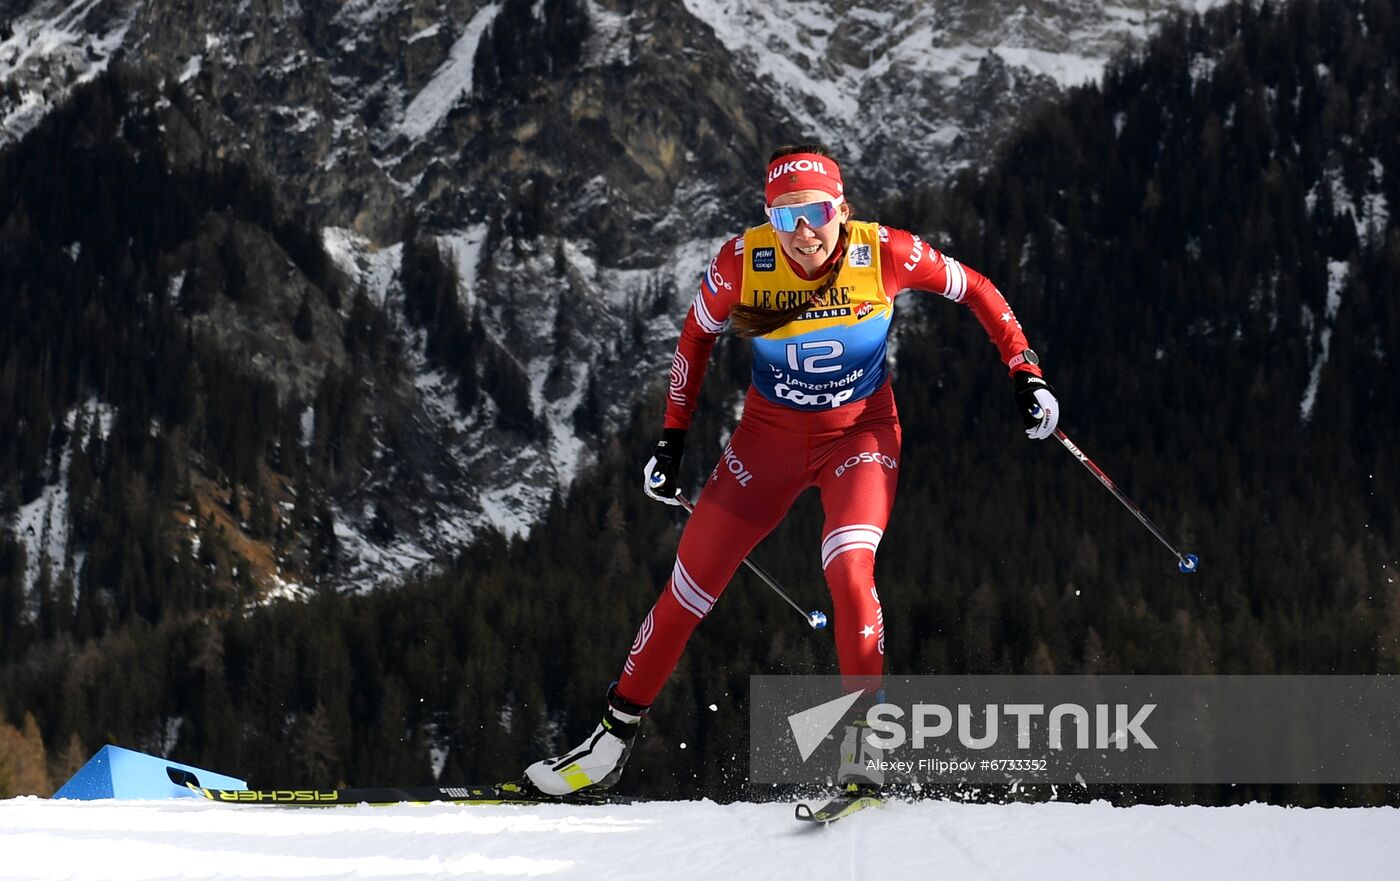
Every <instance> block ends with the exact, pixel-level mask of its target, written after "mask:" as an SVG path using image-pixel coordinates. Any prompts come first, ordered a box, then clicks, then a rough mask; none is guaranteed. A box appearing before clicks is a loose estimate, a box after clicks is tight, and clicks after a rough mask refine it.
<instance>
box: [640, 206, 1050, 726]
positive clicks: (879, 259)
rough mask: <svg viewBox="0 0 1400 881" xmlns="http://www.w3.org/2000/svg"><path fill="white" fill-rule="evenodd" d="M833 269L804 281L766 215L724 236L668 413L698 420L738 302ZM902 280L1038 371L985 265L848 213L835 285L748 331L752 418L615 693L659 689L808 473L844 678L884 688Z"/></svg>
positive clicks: (778, 303) (775, 301)
mask: <svg viewBox="0 0 1400 881" xmlns="http://www.w3.org/2000/svg"><path fill="white" fill-rule="evenodd" d="M826 271H828V270H825V269H824V270H823V271H822V272H821V273H820V274H819V275H818V277H817V278H815V279H810V278H807V277H806V275H805V274H804V273H803V272H802V271H801V270H800V268H799V267H797V266H796V264H794V263H792V262H791V261H790V260H788V258H787V256H786V255H785V254H784V253H783V250H782V247H781V246H780V245H779V243H778V241H777V236H776V234H775V233H774V232H773V229H772V227H771V226H769V225H767V224H764V225H763V226H759V227H755V228H753V229H750V230H747V231H746V232H745V233H744V235H742V236H739V237H737V238H734V239H730V240H729V241H728V242H726V243H725V244H724V245H723V246H722V247H721V248H720V250H719V253H718V254H717V255H716V256H715V258H714V259H713V260H712V261H710V266H709V269H708V270H707V271H706V273H705V277H704V280H703V282H702V283H701V285H700V290H699V291H698V292H697V293H696V295H695V300H694V302H693V303H692V305H691V307H690V310H689V311H688V312H687V314H686V318H685V326H684V327H683V329H682V330H681V337H680V341H679V343H678V344H677V346H676V353H675V357H674V359H673V360H672V365H671V383H670V392H669V399H668V402H667V406H666V420H665V426H666V427H667V428H687V427H689V425H690V419H691V416H692V414H693V413H694V410H695V404H696V400H697V396H698V392H699V389H700V384H701V382H703V380H704V376H705V371H706V368H707V367H708V365H709V359H710V352H711V350H712V349H713V348H714V344H715V340H716V339H717V338H718V337H719V334H720V333H721V331H722V330H723V329H724V326H725V320H726V318H727V317H728V316H729V312H730V310H731V309H732V308H733V307H734V305H735V304H737V303H741V302H742V303H745V304H748V305H753V306H758V307H761V308H779V309H780V308H783V307H784V306H787V305H790V304H792V303H795V302H797V298H801V299H807V298H810V296H811V294H812V292H813V291H814V290H815V289H816V288H817V287H818V286H819V284H820V283H821V281H822V280H823V278H824V277H825V273H826ZM906 289H918V290H926V291H932V292H934V293H936V294H939V295H941V296H943V297H946V298H947V299H950V300H952V301H953V302H955V303H962V304H964V305H966V306H968V307H969V308H971V309H972V311H973V314H975V315H976V316H977V320H978V321H979V322H980V323H981V325H982V327H983V329H984V330H986V332H987V335H988V337H990V338H991V341H992V343H993V344H995V345H996V347H997V351H998V352H999V354H1000V356H1001V360H1002V362H1003V363H1004V364H1006V365H1007V366H1008V369H1013V370H1026V371H1030V372H1032V373H1034V374H1036V375H1039V374H1040V370H1039V368H1038V367H1036V366H1035V365H1033V364H1029V363H1025V361H1024V359H1023V357H1022V353H1023V352H1025V351H1026V350H1027V349H1029V348H1030V347H1029V345H1027V343H1026V337H1025V335H1024V333H1023V332H1022V330H1021V325H1020V322H1018V321H1017V320H1016V316H1015V315H1014V314H1013V313H1012V311H1011V308H1010V306H1008V305H1007V303H1006V300H1005V299H1004V298H1003V297H1002V295H1001V293H1000V292H999V291H998V290H997V289H996V287H995V286H994V285H993V284H992V283H991V282H990V281H988V280H987V278H986V277H985V276H983V275H981V274H979V273H978V272H976V271H975V270H973V269H969V268H968V267H965V266H963V265H961V264H960V263H958V262H957V261H956V260H953V259H952V258H951V257H948V256H946V255H944V254H942V253H940V252H938V251H937V250H935V249H934V248H932V247H930V246H929V245H927V244H926V243H924V242H923V241H921V240H920V239H919V237H918V236H915V235H912V234H910V233H908V232H905V231H903V230H899V229H892V228H889V227H885V226H881V225H878V224H875V223H861V222H851V223H849V224H848V225H847V245H846V253H845V260H844V262H843V265H842V267H841V270H840V272H839V273H838V275H837V278H836V279H835V283H834V284H833V285H832V288H831V290H830V291H829V292H828V293H827V294H825V295H824V296H822V297H821V298H820V299H819V300H817V301H816V302H815V303H814V304H813V305H812V307H811V308H809V309H808V310H807V312H806V313H804V314H803V315H802V316H801V317H799V318H798V319H796V320H794V321H792V322H790V323H789V324H787V325H785V326H784V327H782V328H779V329H778V330H776V331H774V332H773V333H770V334H767V335H765V336H762V337H758V338H756V339H754V341H753V355H754V358H753V383H752V385H751V386H750V388H749V391H748V395H747V397H746V399H745V402H744V413H743V416H742V417H741V418H740V420H739V425H738V426H737V428H736V429H735V431H734V434H733V436H732V437H731V438H730V440H729V444H728V446H727V447H725V450H724V453H723V455H722V457H721V459H720V462H719V463H718V464H717V465H716V467H715V470H714V472H713V473H712V474H711V475H710V478H709V480H708V481H707V483H706V484H705V487H704V489H703V490H702V492H701V494H700V498H699V499H698V500H697V502H696V505H695V511H694V513H693V514H691V516H690V520H689V522H688V523H687V524H686V527H685V531H684V533H683V534H682V536H681V540H680V547H679V549H678V551H677V554H676V562H675V566H674V568H673V569H672V572H671V578H670V580H669V581H668V582H667V584H666V588H665V589H664V590H663V591H662V593H661V596H660V597H659V598H658V599H657V601H656V604H655V605H654V606H653V607H652V609H651V611H650V612H648V613H647V616H646V618H645V620H643V622H642V625H641V628H640V629H639V630H638V631H637V636H636V639H635V640H634V641H633V643H632V648H631V651H630V653H629V654H628V657H627V661H626V664H625V665H624V668H623V672H622V677H621V679H620V680H619V682H618V686H617V694H618V695H619V696H621V697H623V698H625V699H626V700H628V701H631V702H633V703H635V704H639V705H641V706H649V705H650V704H651V703H652V702H653V701H654V700H655V698H656V695H657V693H658V692H659V691H660V690H661V687H662V685H663V684H664V683H665V681H666V679H667V678H669V676H670V675H671V671H672V670H673V669H674V668H675V665H676V663H677V661H679V660H680V656H681V652H682V651H683V650H684V648H685V644H686V642H687V641H688V640H689V638H690V634H691V632H692V631H694V629H695V627H696V625H698V624H699V623H700V621H701V620H702V619H703V618H704V617H705V616H706V615H707V614H708V613H709V611H710V609H711V608H713V607H714V604H715V602H716V601H717V600H718V599H719V597H720V594H722V593H723V592H724V589H725V587H726V585H728V583H729V581H730V579H731V578H732V577H733V575H734V571H735V570H736V569H737V568H738V567H739V565H740V564H741V563H742V562H743V560H744V557H745V556H747V555H748V554H749V552H750V551H752V550H753V549H754V547H755V546H756V545H757V544H758V543H759V542H760V541H761V540H762V539H763V538H764V536H766V535H767V534H768V533H769V532H771V531H772V530H773V528H774V527H776V526H777V525H778V523H779V521H781V520H782V518H783V516H784V515H786V513H787V511H788V509H789V508H790V507H791V506H792V503H793V502H794V501H795V500H796V498H797V496H798V494H799V493H801V492H802V491H803V490H805V489H807V488H808V487H810V486H816V487H817V488H818V490H819V491H820V493H821V499H822V510H823V512H824V516H825V522H824V523H823V526H822V535H821V542H820V545H819V546H820V548H821V563H822V570H823V572H824V574H825V577H826V581H827V587H828V588H829V589H830V591H831V599H832V607H833V613H834V614H833V621H832V628H833V631H834V633H835V638H836V652H837V658H838V660H839V663H840V666H841V675H842V677H843V681H844V684H845V687H846V690H847V691H854V690H856V689H858V688H862V689H873V688H875V687H878V683H879V681H880V679H881V677H882V676H883V673H884V654H885V638H884V632H885V629H884V617H883V613H882V611H881V608H880V598H879V594H878V593H877V592H876V589H875V552H876V549H877V548H878V547H879V544H880V538H881V536H883V535H884V530H885V525H886V523H887V522H888V520H889V515H890V509H891V507H892V506H893V504H894V494H895V483H896V479H897V477H898V471H899V455H900V426H899V416H898V413H897V412H896V410H895V404H894V395H893V393H892V392H891V389H890V383H889V376H888V373H887V369H886V364H885V360H886V345H887V340H888V335H889V328H890V319H891V318H892V317H893V312H894V298H895V296H896V295H897V294H898V293H899V292H900V291H903V290H906Z"/></svg>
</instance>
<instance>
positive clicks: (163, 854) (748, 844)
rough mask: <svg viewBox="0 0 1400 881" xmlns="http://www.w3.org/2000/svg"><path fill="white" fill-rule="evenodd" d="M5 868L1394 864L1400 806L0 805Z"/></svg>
mask: <svg viewBox="0 0 1400 881" xmlns="http://www.w3.org/2000/svg"><path fill="white" fill-rule="evenodd" d="M0 854H3V857H2V858H0V879H67V878H80V879H105V881H136V879H141V881H159V879H194V878H267V879H273V878H278V879H280V878H286V879H308V878H314V879H330V878H437V877H449V876H460V877H502V878H504V877H521V876H542V877H547V878H560V879H570V878H587V879H598V878H665V879H691V878H694V879H705V881H714V879H717V878H744V879H747V878H792V879H801V881H824V879H837V878H841V879H845V878H893V879H898V878H910V879H913V878H922V877H936V878H946V879H959V881H970V879H1008V881H1012V879H1014V881H1026V879H1031V878H1034V879H1036V881H1053V879H1075V881H1079V879H1083V878H1089V877H1102V878H1124V879H1134V881H1153V879H1163V881H1168V879H1169V881H1178V879H1181V878H1189V879H1192V881H1213V879H1221V881H1240V879H1248V878H1260V879H1262V878H1268V879H1270V881H1282V879H1305V878H1306V879H1315V878H1388V877H1394V873H1395V865H1396V863H1397V861H1400V810H1397V809H1395V808H1365V809H1361V808H1352V809H1335V808H1334V809H1320V808H1311V809H1300V808H1281V807H1273V806H1267V805H1257V804H1256V805H1246V806H1240V807H1230V808H1205V807H1151V806H1136V807H1131V808H1115V807H1112V806H1110V805H1108V804H1107V803H1104V802H1095V803H1093V804H1087V805H1084V804H1067V803H1056V802H1050V803H1041V804H1009V805H975V804H959V803H955V802H937V801H927V802H918V803H913V804H890V805H887V806H885V807H883V808H880V809H877V810H870V811H866V812H864V813H861V814H857V815H855V816H852V817H849V818H847V819H846V820H843V821H842V822H841V823H839V824H837V825H835V826H830V827H825V828H823V827H817V826H808V825H806V824H799V823H798V822H797V821H796V820H794V819H793V815H792V805H791V804H790V803H770V804H731V805H719V804H715V803H714V802H709V801H701V802H652V803H650V804H637V805H626V806H609V807H573V806H562V805H545V806H537V807H516V806H481V807H463V806H451V805H421V806H410V805H404V806H397V807H383V808H371V807H339V808H319V809H318V808H300V809H296V808H275V807H259V806H244V807H237V806H226V805H215V804H207V803H203V802H196V801H191V800H177V801H168V802H111V801H97V802H76V801H48V800H44V799H39V798H34V797H25V798H19V799H12V800H9V801H0Z"/></svg>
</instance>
